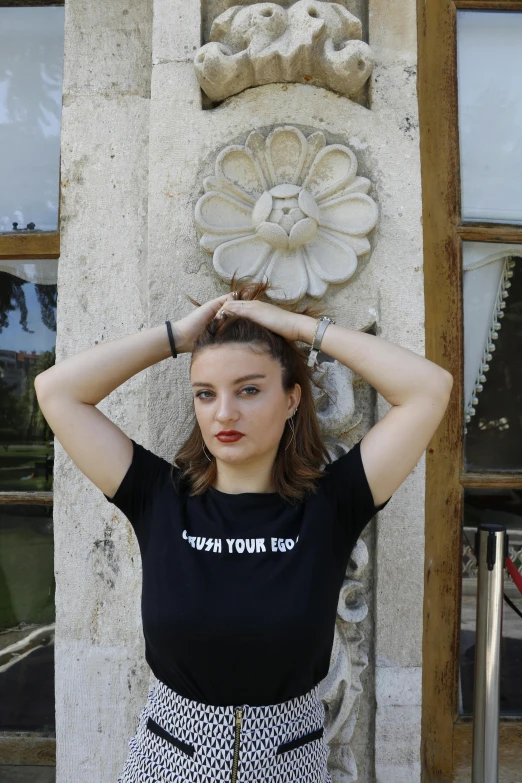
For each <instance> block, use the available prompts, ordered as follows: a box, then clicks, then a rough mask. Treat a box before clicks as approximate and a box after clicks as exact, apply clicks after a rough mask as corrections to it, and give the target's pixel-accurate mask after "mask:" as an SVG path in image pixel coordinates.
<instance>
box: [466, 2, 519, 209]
mask: <svg viewBox="0 0 522 783" xmlns="http://www.w3.org/2000/svg"><path fill="white" fill-rule="evenodd" d="M521 41H522V13H521V12H516V11H475V10H459V11H457V68H458V95H459V98H458V104H459V137H460V171H461V188H462V218H463V220H483V221H491V222H502V223H522V187H521V186H520V182H521V176H522V80H521V78H520V74H521V73H522V45H521Z"/></svg>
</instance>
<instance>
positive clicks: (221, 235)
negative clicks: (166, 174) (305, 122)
mask: <svg viewBox="0 0 522 783" xmlns="http://www.w3.org/2000/svg"><path fill="white" fill-rule="evenodd" d="M203 184H204V189H205V191H206V192H205V194H204V195H203V196H201V198H200V199H199V200H198V202H197V204H196V213H195V219H196V225H197V227H198V229H199V230H200V231H201V233H202V234H203V236H202V237H201V240H200V244H201V246H202V247H203V248H204V249H205V250H207V251H208V252H209V253H212V254H213V264H214V269H215V270H216V272H217V273H218V275H219V276H220V277H221V278H222V279H224V280H230V279H231V278H232V275H233V273H234V272H236V274H237V276H238V277H244V276H247V277H250V278H251V279H252V280H262V279H265V278H268V280H269V282H270V283H271V284H272V285H274V286H276V287H277V288H276V289H275V290H271V291H268V292H267V294H268V296H269V297H270V298H272V299H277V300H283V299H284V300H286V301H288V302H295V301H298V300H299V299H301V298H302V297H303V296H304V295H305V294H309V295H310V296H313V297H321V296H323V295H324V293H325V292H326V290H327V288H328V285H329V284H330V283H342V282H345V281H346V280H348V279H349V278H350V277H352V275H353V274H354V273H355V271H356V269H357V258H358V256H361V255H364V254H366V253H369V251H370V243H369V241H368V239H367V238H366V235H367V234H368V233H369V232H370V231H371V230H372V229H373V228H374V226H375V224H376V223H377V217H378V212H377V205H376V203H375V202H374V201H373V199H372V198H371V197H370V196H369V195H368V191H369V189H370V186H371V183H370V180H368V179H366V178H365V177H358V176H357V158H356V157H355V155H354V153H353V152H352V150H351V149H349V147H347V146H345V145H344V144H328V145H327V144H326V141H325V136H324V134H323V133H322V132H320V131H317V132H315V133H312V134H311V135H310V136H308V138H306V137H305V136H304V134H303V133H302V132H301V131H300V130H298V129H297V128H294V127H292V126H289V125H285V126H281V127H277V128H274V130H272V132H271V133H269V135H268V137H267V138H265V137H264V136H263V135H262V134H261V133H259V132H258V131H252V133H251V134H250V135H249V137H248V139H247V141H246V143H245V145H244V146H243V145H238V144H234V145H232V146H229V147H226V148H225V149H223V150H222V151H221V152H220V153H219V155H218V157H217V160H216V166H215V176H213V177H207V178H206V179H205V180H204V183H203Z"/></svg>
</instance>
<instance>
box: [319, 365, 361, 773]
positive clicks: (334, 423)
mask: <svg viewBox="0 0 522 783" xmlns="http://www.w3.org/2000/svg"><path fill="white" fill-rule="evenodd" d="M354 376H355V373H354V372H353V370H351V369H350V368H349V367H346V366H345V365H344V364H341V363H340V362H338V361H335V360H334V361H320V362H319V364H318V365H317V367H316V369H315V370H314V378H316V379H317V380H318V381H319V382H320V384H321V386H322V387H323V388H324V391H323V390H321V389H319V388H318V387H317V386H315V384H314V385H313V386H312V392H313V396H314V402H315V407H316V411H317V416H318V420H319V426H320V428H321V433H322V435H323V438H324V440H325V443H326V446H327V448H328V451H329V453H330V456H331V458H332V459H337V458H339V457H340V456H341V455H342V454H345V453H346V452H347V451H348V448H347V446H346V445H345V444H344V443H343V442H342V441H341V440H340V439H339V436H340V435H341V434H342V433H345V432H348V431H350V430H352V429H353V428H354V427H355V426H357V425H358V424H360V422H361V419H362V416H361V415H360V414H359V415H356V409H355V399H354V392H353V382H354ZM368 563H369V555H368V548H367V546H366V544H365V543H364V541H362V539H360V538H359V539H358V541H357V542H356V544H355V547H354V549H353V551H352V553H351V555H350V560H349V562H348V567H347V569H346V574H345V578H344V580H343V584H342V586H341V589H340V592H339V603H338V605H337V617H336V623H335V634H334V642H333V646H332V653H331V658H330V667H329V671H328V675H327V676H326V677H325V678H324V679H323V680H322V681H321V685H320V689H319V697H320V698H321V700H322V701H323V703H324V705H325V708H326V716H325V738H326V741H327V743H328V744H329V746H330V756H329V767H330V768H331V770H336V773H335V774H341V776H342V780H343V781H346V783H349V782H350V781H356V780H357V779H358V773H357V764H356V761H355V756H354V754H353V752H352V749H351V747H350V744H349V743H350V741H351V740H352V737H353V732H354V730H355V726H356V723H357V717H358V714H359V704H360V697H361V694H362V692H363V686H362V683H361V674H362V672H363V671H364V670H365V669H366V668H367V666H368V653H367V649H366V646H365V644H364V642H365V635H364V633H363V631H362V630H361V628H360V623H361V622H362V621H363V620H364V619H365V618H366V616H367V614H368V603H367V600H366V596H365V592H364V586H363V583H362V581H361V579H362V578H364V574H365V571H366V570H367V568H368Z"/></svg>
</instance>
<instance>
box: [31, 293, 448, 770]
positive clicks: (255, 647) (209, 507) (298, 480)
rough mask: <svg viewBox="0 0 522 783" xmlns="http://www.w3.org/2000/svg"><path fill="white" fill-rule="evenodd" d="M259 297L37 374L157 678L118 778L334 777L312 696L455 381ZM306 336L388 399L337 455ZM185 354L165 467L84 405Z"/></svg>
mask: <svg viewBox="0 0 522 783" xmlns="http://www.w3.org/2000/svg"><path fill="white" fill-rule="evenodd" d="M235 286H236V283H235V280H233V281H232V286H231V287H232V288H235ZM267 289H268V285H267V284H262V283H250V284H245V285H242V286H241V287H240V288H239V289H238V290H233V291H231V292H230V293H229V294H226V295H223V296H220V297H217V298H216V299H212V300H211V301H209V302H207V303H206V304H203V305H201V306H198V308H197V309H196V310H195V311H193V312H192V313H191V314H190V315H188V316H187V317H185V318H182V319H180V320H179V321H177V322H176V323H174V324H170V322H166V326H165V325H161V326H155V327H152V328H150V329H145V330H143V331H141V332H138V333H137V334H132V335H129V336H126V337H122V338H120V339H115V340H111V341H109V342H104V343H103V344H100V345H96V346H93V347H90V348H88V349H86V350H84V351H81V352H80V353H78V354H76V355H74V356H72V357H70V358H68V359H65V360H63V361H61V362H59V363H58V364H56V365H54V366H53V367H51V368H50V369H48V370H46V371H45V372H43V373H41V374H40V375H39V376H38V377H37V379H36V381H35V388H36V392H37V395H38V401H39V403H40V407H41V409H42V411H43V414H44V416H45V418H46V419H47V421H48V422H49V425H50V427H51V428H52V430H53V431H54V433H55V435H56V437H57V438H58V440H59V441H60V443H61V444H62V446H63V447H64V449H65V450H66V451H67V453H68V454H69V456H70V457H71V459H72V460H73V461H74V462H75V464H76V465H77V466H78V467H79V468H80V470H81V471H82V472H83V473H84V474H85V475H86V476H87V477H88V478H89V479H90V480H91V481H92V482H93V483H94V484H95V485H96V486H97V487H98V488H99V489H100V490H101V491H102V492H103V493H104V495H105V497H106V498H107V500H108V501H109V502H111V503H113V504H115V505H116V506H117V507H118V508H119V509H120V510H121V511H123V513H124V514H125V515H126V516H127V517H128V519H129V521H130V522H131V524H132V526H133V529H134V531H135V533H136V536H137V540H138V543H139V546H140V552H141V557H142V569H143V585H142V604H141V608H142V619H143V631H144V637H145V654H146V660H147V662H148V663H149V665H150V667H151V669H152V671H153V673H154V675H155V682H154V685H153V687H152V688H151V690H150V692H149V695H148V699H147V702H146V704H145V706H144V708H143V710H142V711H141V713H140V716H139V719H138V725H137V731H136V734H135V735H134V736H133V737H132V738H131V739H130V741H129V749H130V750H129V754H128V757H127V760H126V762H125V766H124V768H123V771H122V773H121V775H120V777H119V778H118V782H119V783H131V782H132V783H138V782H139V783H145V781H167V780H169V781H171V780H184V781H190V782H191V783H196V781H204V780H205V781H206V780H212V781H231V783H246V782H247V781H249V782H252V783H253V782H254V781H255V782H256V783H259V782H260V781H264V782H265V783H269V781H277V782H278V783H290V782H292V781H295V783H297V782H299V783H319V781H322V783H330V781H331V778H330V775H329V773H328V771H327V756H328V746H327V744H326V741H325V738H324V715H325V711H324V707H323V704H322V702H321V700H320V698H319V696H318V687H319V683H320V681H321V680H322V679H323V678H324V677H325V676H326V674H327V673H328V669H329V664H330V655H331V650H332V644H333V637H334V627H335V618H336V610H337V602H338V597H339V590H340V588H341V585H342V582H343V578H344V575H345V572H346V567H347V565H348V560H349V557H350V554H351V552H352V549H353V547H354V545H355V543H356V541H357V538H358V537H359V535H360V533H361V532H362V530H363V529H364V527H365V526H366V525H367V523H368V522H369V521H370V519H371V518H372V517H373V516H374V515H375V513H376V512H377V511H379V510H381V509H382V508H384V506H385V505H386V504H387V503H388V502H389V500H390V498H391V496H392V494H393V493H394V492H395V490H396V489H397V487H399V486H400V484H401V483H402V482H403V481H404V480H405V479H406V478H407V476H408V475H409V474H410V472H411V471H412V470H413V468H414V467H415V465H416V464H417V462H418V461H419V459H420V458H421V456H422V454H423V452H424V451H425V449H426V447H427V445H428V443H429V441H430V439H431V437H432V436H433V434H434V432H435V430H436V429H437V427H438V425H439V423H440V421H441V419H442V417H443V415H444V411H445V410H446V407H447V404H448V400H449V395H450V391H451V387H452V383H453V378H452V376H451V375H450V374H449V373H448V372H446V371H445V370H444V369H442V368H441V367H439V366H438V365H436V364H433V363H432V362H431V361H429V360H427V359H425V358H423V357H421V356H418V355H417V354H415V353H413V352H411V351H409V350H407V349H406V348H402V347H400V346H398V345H395V344H393V343H391V342H388V341H386V340H384V339H381V338H379V337H375V336H373V335H370V334H366V333H362V332H359V331H356V330H351V329H345V328H344V327H342V326H339V325H336V324H335V323H333V322H331V321H330V322H328V319H327V320H326V321H325V322H321V321H320V320H318V319H316V318H315V317H313V315H312V313H314V310H313V309H311V308H305V309H304V310H303V311H301V312H296V311H295V310H292V309H286V308H283V307H279V306H276V305H274V304H270V303H268V302H265V301H261V298H260V297H261V295H262V294H264V293H265V292H266V290H267ZM191 301H193V302H194V300H191ZM194 304H197V303H196V302H194ZM325 326H326V328H325ZM317 335H319V337H317ZM321 335H322V337H321ZM314 338H315V340H314ZM321 339H322V342H321V350H323V351H324V352H325V353H326V354H328V355H329V356H330V357H333V358H334V359H337V360H338V361H339V362H341V363H343V364H344V365H346V366H347V367H350V368H351V369H352V370H353V371H355V372H356V373H358V374H359V375H361V376H362V377H363V378H364V379H366V380H367V381H368V382H369V383H370V384H371V385H372V386H374V387H375V389H376V390H377V391H378V392H380V394H381V395H382V396H383V397H384V398H385V399H386V400H387V401H388V402H389V403H390V404H391V408H390V409H389V410H388V412H387V413H386V415H385V416H384V417H383V418H382V419H381V420H380V421H379V422H377V424H375V426H373V427H372V428H371V429H370V431H369V432H368V433H367V434H366V435H365V436H364V437H363V438H362V439H361V440H359V442H358V443H357V444H356V445H355V446H354V447H353V448H352V449H351V450H350V451H349V452H348V453H347V454H344V455H343V456H341V457H340V458H339V459H337V460H335V461H334V462H330V457H329V455H328V452H327V450H326V447H325V445H324V443H323V441H322V439H321V435H320V431H319V427H318V423H317V418H316V413H315V409H314V405H313V396H312V388H311V381H312V369H310V367H309V365H308V362H307V358H308V349H307V348H303V347H302V345H298V343H301V344H302V343H306V344H308V345H309V346H312V345H313V344H314V345H315V348H317V344H318V342H319V341H320V340H321ZM310 350H311V349H310ZM182 352H191V353H192V356H191V365H190V381H191V387H192V393H193V397H194V412H195V422H194V427H193V429H192V432H191V434H190V435H189V437H188V439H187V440H186V442H185V443H184V445H183V446H182V448H181V449H180V451H178V453H177V455H176V459H175V463H174V465H172V464H171V463H170V462H169V461H167V460H165V459H162V458H161V457H159V456H157V455H155V454H154V453H152V452H151V451H149V450H148V449H146V448H144V447H143V446H142V445H141V444H138V443H137V442H136V441H134V440H133V439H132V438H128V437H127V436H126V435H125V434H124V433H123V432H122V431H121V430H120V429H119V428H118V427H117V426H116V425H115V424H114V423H113V422H111V421H110V420H109V419H107V418H106V417H105V416H104V415H103V413H101V411H99V410H98V409H97V408H96V407H95V406H96V405H97V404H98V403H99V402H100V401H101V400H103V399H104V398H105V397H106V396H107V395H108V394H110V393H111V392H112V391H113V390H114V389H116V388H117V387H118V386H120V385H121V384H122V383H124V382H125V381H126V380H128V379H129V378H131V377H132V376H133V375H135V374H136V373H138V372H140V371H141V370H144V369H145V368H146V367H150V366H151V365H152V364H154V363H156V362H159V361H162V360H163V359H166V358H168V357H169V356H171V355H173V356H174V357H175V356H176V355H177V354H178V353H182ZM312 357H315V354H313V355H312ZM311 364H313V362H311ZM323 463H324V465H323Z"/></svg>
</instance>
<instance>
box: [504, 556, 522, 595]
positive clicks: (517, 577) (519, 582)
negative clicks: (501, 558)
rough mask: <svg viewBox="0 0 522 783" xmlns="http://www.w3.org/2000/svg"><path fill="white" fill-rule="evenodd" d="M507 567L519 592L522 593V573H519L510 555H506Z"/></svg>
mask: <svg viewBox="0 0 522 783" xmlns="http://www.w3.org/2000/svg"><path fill="white" fill-rule="evenodd" d="M506 568H507V570H508V571H509V574H510V576H511V578H512V580H513V581H514V583H515V585H516V586H517V588H518V590H519V592H520V593H522V574H519V572H518V569H517V567H516V566H515V564H514V562H513V561H512V560H511V558H510V557H506Z"/></svg>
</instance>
